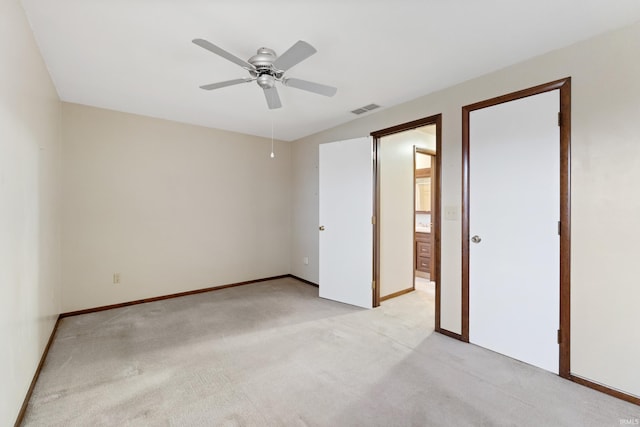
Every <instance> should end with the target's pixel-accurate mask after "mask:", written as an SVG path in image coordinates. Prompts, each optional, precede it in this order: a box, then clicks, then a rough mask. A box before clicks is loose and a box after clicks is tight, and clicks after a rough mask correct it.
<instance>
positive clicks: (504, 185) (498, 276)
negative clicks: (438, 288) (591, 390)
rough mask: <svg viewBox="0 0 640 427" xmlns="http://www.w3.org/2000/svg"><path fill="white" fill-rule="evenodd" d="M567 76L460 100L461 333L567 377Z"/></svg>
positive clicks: (500, 351) (568, 231) (568, 336)
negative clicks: (488, 96) (462, 104)
mask: <svg viewBox="0 0 640 427" xmlns="http://www.w3.org/2000/svg"><path fill="white" fill-rule="evenodd" d="M569 136H570V79H568V78H567V79H563V80H559V81H556V82H551V83H548V84H545V85H540V86H536V87H534V88H530V89H526V90H524V91H519V92H515V93H512V94H509V95H505V96H501V97H498V98H494V99H490V100H487V101H483V102H480V103H476V104H473V105H469V106H466V107H463V219H462V234H463V236H462V296H463V301H462V338H463V340H465V341H468V342H472V343H475V344H477V345H480V346H483V347H486V348H489V349H491V350H494V351H496V352H499V353H502V354H505V355H507V356H510V357H512V358H515V359H518V360H521V361H524V362H526V363H529V364H532V365H535V366H538V367H541V368H543V369H546V370H548V371H551V372H555V373H558V374H559V375H561V376H564V377H568V376H569V344H570V330H569V309H570V304H569V289H570V288H569V261H570V249H569V245H570V223H569V221H570V214H569V207H570V203H569V195H570V193H569V176H570V174H569V164H570V163H569V159H570V157H569V144H570V137H569Z"/></svg>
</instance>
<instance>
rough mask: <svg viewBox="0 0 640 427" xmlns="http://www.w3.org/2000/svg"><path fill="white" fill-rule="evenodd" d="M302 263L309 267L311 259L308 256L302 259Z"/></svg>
mask: <svg viewBox="0 0 640 427" xmlns="http://www.w3.org/2000/svg"><path fill="white" fill-rule="evenodd" d="M302 263H303V264H304V265H309V257H308V256H306V257H304V258H302Z"/></svg>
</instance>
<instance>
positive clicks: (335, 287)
mask: <svg viewBox="0 0 640 427" xmlns="http://www.w3.org/2000/svg"><path fill="white" fill-rule="evenodd" d="M319 150H320V153H319V174H320V185H319V190H320V191H319V199H320V224H319V225H320V227H319V233H320V238H319V242H320V250H319V254H320V259H319V265H320V274H319V276H320V277H319V278H320V297H321V298H327V299H331V300H334V301H338V302H343V303H346V304H351V305H356V306H358V307H365V308H371V307H372V302H373V295H372V289H371V287H372V285H371V283H372V276H373V273H372V271H373V225H372V224H371V222H372V221H371V217H372V211H373V149H372V142H371V139H370V138H369V137H366V138H358V139H351V140H347V141H338V142H332V143H328V144H320V148H319Z"/></svg>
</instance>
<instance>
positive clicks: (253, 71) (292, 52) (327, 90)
mask: <svg viewBox="0 0 640 427" xmlns="http://www.w3.org/2000/svg"><path fill="white" fill-rule="evenodd" d="M193 43H195V44H196V45H198V46H200V47H202V48H203V49H206V50H208V51H210V52H213V53H215V54H216V55H218V56H221V57H222V58H224V59H226V60H228V61H231V62H233V63H234V64H237V65H239V66H240V67H242V68H244V69H245V70H247V71H248V72H249V75H250V76H251V77H244V78H239V79H233V80H227V81H224V82H218V83H211V84H208V85H204V86H200V88H201V89H204V90H214V89H220V88H223V87H227V86H234V85H237V84H241V83H249V82H253V81H255V82H257V83H258V86H260V87H261V88H262V90H263V91H264V96H265V99H266V100H267V105H268V106H269V108H270V109H275V108H280V107H282V103H281V102H280V96H279V95H278V90H277V89H276V82H280V83H281V84H283V85H284V86H287V87H293V88H296V89H301V90H305V91H307V92H312V93H316V94H318V95H324V96H333V95H335V94H336V92H337V91H338V89H336V88H335V87H332V86H327V85H323V84H319V83H314V82H310V81H307V80H301V79H295V78H287V77H285V76H284V74H285V72H286V71H287V70H288V69H289V68H291V67H293V66H294V65H296V64H299V63H300V62H302V61H304V60H305V59H307V58H308V57H310V56H311V55H313V54H314V53H316V52H317V51H316V49H315V48H314V47H313V46H311V45H310V44H309V43H307V42H305V41H302V40H299V41H298V42H296V43H295V44H294V45H293V46H291V47H290V48H289V49H288V50H287V51H286V52H285V53H283V54H282V55H280V56H278V55H276V53H275V51H274V50H273V49H269V48H267V47H261V48H260V49H258V52H257V53H256V54H255V55H254V56H252V57H251V58H249V59H248V60H247V61H243V60H242V59H240V58H238V57H237V56H235V55H233V54H231V53H229V52H227V51H226V50H224V49H222V48H220V47H218V46H216V45H214V44H213V43H211V42H209V41H207V40H204V39H194V40H193Z"/></svg>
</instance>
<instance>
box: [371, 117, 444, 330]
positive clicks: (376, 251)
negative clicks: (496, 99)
mask: <svg viewBox="0 0 640 427" xmlns="http://www.w3.org/2000/svg"><path fill="white" fill-rule="evenodd" d="M427 125H436V155H435V160H436V173H435V174H434V175H433V176H432V179H434V180H436V182H435V184H434V185H435V188H436V191H437V198H436V203H435V205H434V206H432V222H433V228H432V232H433V257H434V258H435V260H434V262H435V269H434V270H435V271H434V272H433V280H434V281H435V282H436V296H435V303H436V307H435V311H436V312H435V330H436V331H437V332H439V331H440V210H441V209H440V204H441V200H440V199H441V197H440V195H441V192H442V188H441V182H442V180H441V171H442V168H441V167H440V166H441V162H442V155H441V150H442V114H436V115H433V116H429V117H425V118H422V119H418V120H414V121H411V122H408V123H404V124H400V125H397V126H393V127H389V128H386V129H381V130H378V131H375V132H371V136H372V137H373V211H374V215H375V226H374V229H373V278H374V281H375V288H374V290H373V306H374V307H378V306H379V305H380V286H379V283H380V239H379V236H380V173H379V167H380V157H379V153H380V139H381V138H382V137H384V136H389V135H393V134H395V133H400V132H404V131H407V130H412V129H415V128H419V127H422V126H427ZM414 205H415V201H414ZM434 213H435V214H434ZM414 221H415V219H414Z"/></svg>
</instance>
